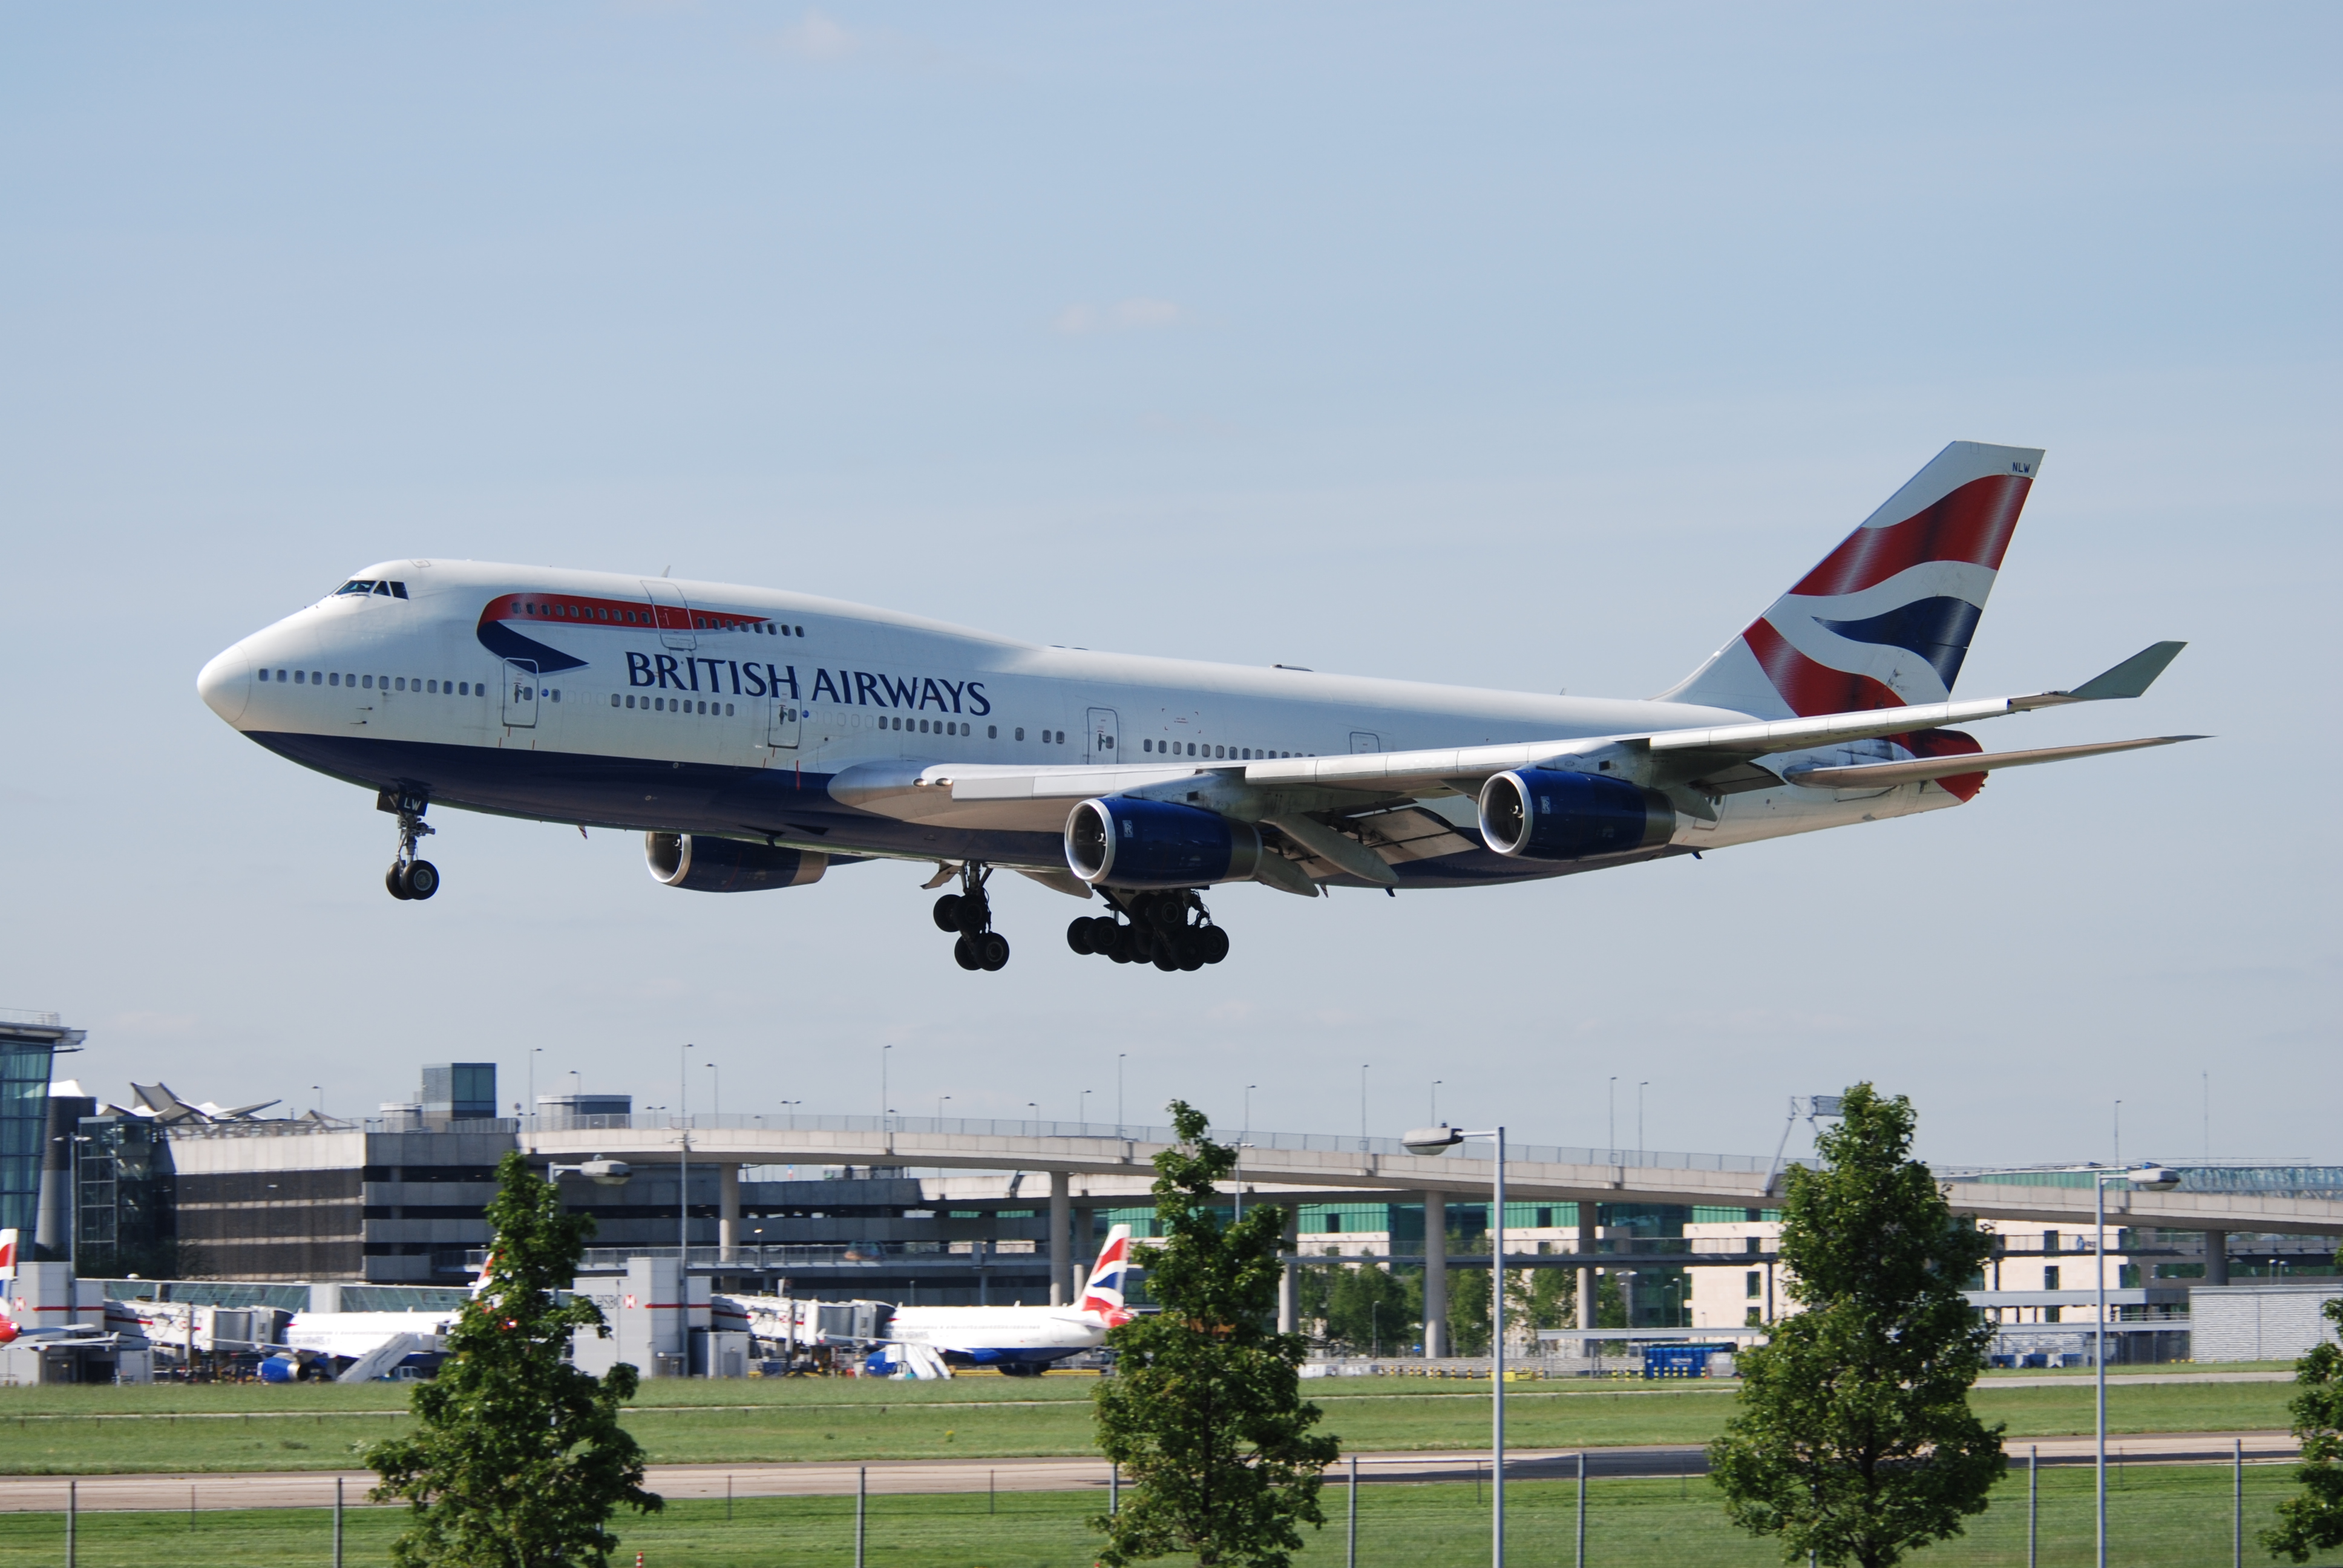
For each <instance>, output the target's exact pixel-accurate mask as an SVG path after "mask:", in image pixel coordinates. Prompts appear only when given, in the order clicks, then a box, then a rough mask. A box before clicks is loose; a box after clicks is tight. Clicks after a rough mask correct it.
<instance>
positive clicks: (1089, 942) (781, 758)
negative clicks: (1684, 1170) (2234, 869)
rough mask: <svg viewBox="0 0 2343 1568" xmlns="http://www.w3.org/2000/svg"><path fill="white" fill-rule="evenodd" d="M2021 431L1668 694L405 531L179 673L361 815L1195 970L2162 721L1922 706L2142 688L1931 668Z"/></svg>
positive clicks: (1896, 796) (396, 889)
mask: <svg viewBox="0 0 2343 1568" xmlns="http://www.w3.org/2000/svg"><path fill="white" fill-rule="evenodd" d="M2041 457H2042V454H2041V453H2040V452H2039V451H2037V450H2035V449H2033V448H2030V447H1989V446H1980V445H1978V444H1976V443H1974V442H1968V441H1956V442H1955V443H1953V444H1952V445H1951V446H1949V447H1946V448H1945V449H1944V450H1943V451H1942V452H1940V453H1938V454H1937V456H1936V458H1935V459H1934V460H1933V461H1931V462H1930V463H1929V464H1928V465H1927V467H1925V468H1923V469H1921V470H1920V472H1919V473H1918V474H1917V475H1916V476H1915V477H1913V478H1912V479H1911V481H1910V482H1909V483H1907V484H1906V485H1905V486H1904V487H1903V488H1901V489H1899V490H1897V491H1896V494H1895V495H1894V496H1892V497H1890V498H1888V500H1887V502H1886V504H1885V505H1884V506H1882V507H1881V508H1879V509H1878V510H1877V511H1876V512H1875V513H1873V514H1872V516H1871V517H1870V518H1867V519H1865V522H1864V524H1863V526H1862V527H1860V528H1856V529H1855V532H1853V533H1852V534H1850V535H1848V536H1847V537H1846V538H1845V540H1844V541H1842V542H1841V543H1840V544H1839V545H1838V547H1837V548H1835V549H1833V550H1832V551H1831V552H1830V553H1829V554H1828V555H1826V556H1825V557H1824V558H1823V560H1822V562H1821V564H1820V565H1818V566H1816V567H1815V568H1814V569H1813V570H1812V571H1809V572H1808V573H1806V574H1805V576H1804V577H1802V578H1799V579H1798V580H1797V581H1796V583H1795V585H1794V586H1793V587H1792V588H1790V590H1789V591H1788V592H1787V593H1785V594H1784V595H1783V596H1782V597H1781V598H1777V599H1776V600H1775V602H1774V604H1773V606H1772V608H1769V609H1767V610H1766V611H1765V613H1764V614H1763V615H1760V616H1759V617H1758V618H1756V619H1755V620H1753V621H1751V622H1750V623H1749V624H1748V626H1747V627H1746V628H1744V629H1742V630H1741V631H1739V632H1738V633H1736V634H1735V635H1734V636H1733V637H1732V638H1730V639H1728V640H1727V641H1726V642H1725V646H1724V647H1723V648H1720V649H1718V650H1717V651H1716V652H1715V654H1713V655H1711V656H1710V657H1709V658H1707V659H1706V660H1705V661H1704V662H1703V663H1702V664H1701V665H1700V667H1699V668H1696V669H1694V671H1693V672H1692V673H1691V674H1690V675H1689V676H1687V677H1685V678H1684V679H1683V680H1682V681H1680V682H1679V683H1678V684H1677V685H1675V686H1674V687H1673V688H1671V689H1669V690H1667V691H1664V692H1662V693H1661V694H1660V695H1658V696H1657V697H1653V698H1648V699H1640V700H1626V699H1605V698H1586V697H1568V696H1558V697H1548V696H1543V695H1537V694H1533V693H1528V692H1515V691H1496V690H1484V689H1472V688H1464V687H1453V686H1435V685H1429V684H1423V683H1417V682H1411V681H1403V680H1387V679H1373V678H1363V677H1357V676H1342V675H1328V674H1321V673H1317V672H1314V671H1312V670H1307V669H1298V668H1288V667H1285V666H1282V665H1281V666H1275V667H1272V668H1267V669H1256V668H1242V667H1238V666H1232V665H1224V664H1211V663H1203V662H1197V661H1192V660H1185V659H1172V658H1148V657H1142V656H1138V655H1131V654H1112V653H1093V652H1091V651H1089V650H1087V649H1081V648H1037V647H1033V646H1031V645H1030V644H1027V643H1022V642H1017V641H1013V640H1011V639H1010V638H1002V637H996V636H992V635H990V634H988V633H984V632H980V631H972V630H970V629H968V628H962V627H957V626H950V625H946V624H944V623H942V622H940V621H932V620H926V619H922V618H919V617H916V616H910V615H902V614H898V613H895V612H892V611H888V610H880V609H872V608H867V607H865V606H861V605H855V604H848V603H844V602H841V601H840V600H836V599H828V598H816V597H813V596H811V595H809V594H803V593H798V592H794V591H790V590H788V589H779V588H739V587H732V586H728V585H725V584H721V583H703V582H681V581H670V580H669V579H667V578H636V577H628V576H624V575H621V574H615V573H608V572H588V571H575V570H567V569H560V568H538V567H514V566H494V565H487V564H483V563H479V562H474V561H448V560H399V561H385V562H382V563H379V564H377V565H375V566H371V567H368V568H366V569H364V570H363V571H361V572H359V573H358V574H357V576H355V577H353V578H350V579H349V580H348V581H347V582H345V583H344V584H343V585H342V586H341V587H340V588H337V589H336V590H334V591H333V592H332V593H330V594H328V595H327V596H326V597H325V598H322V599H320V600H318V601H317V603H316V604H313V605H311V606H309V607H308V608H305V609H302V610H298V611H297V612H295V613H294V614H292V615H290V616H288V617H287V618H285V619H283V620H280V621H278V622H277V624H276V625H274V626H271V627H268V628H266V629H264V630H261V631H256V632H255V633H253V634H252V635H251V636H249V637H246V638H243V639H242V640H241V641H239V642H237V643H236V645H235V646H233V647H231V648H228V649H227V650H226V652H224V653H222V654H220V655H219V656H218V657H217V658H214V659H213V660H212V661H211V662H210V663H208V664H206V666H205V667H204V668H203V671H202V673H201V674H200V675H199V676H198V677H197V678H196V689H197V690H198V691H199V692H200V693H201V695H202V697H203V699H204V701H205V702H206V703H207V704H209V705H210V707H211V708H212V709H213V710H214V711H215V712H216V713H217V714H218V715H219V716H220V718H221V719H225V720H226V722H227V723H229V724H230V725H233V726H234V727H235V728H236V729H238V730H240V731H242V732H243V733H244V734H245V735H246V736H247V737H249V738H250V739H253V740H255V741H256V742H258V743H259V744H260V745H262V746H265V747H266V748H267V749H269V750H271V751H274V752H276V753H277V755H279V756H281V757H285V758H287V759H290V760H292V761H295V762H297V763H300V764H301V765H302V766H304V767H307V768H311V769H316V770H317V771H318V772H321V773H325V774H327V775H329V776H331V777H333V778H336V779H343V780H345V781H347V782H348V783H351V784H355V785H357V786H360V787H361V788H364V789H368V790H371V791H373V792H374V793H375V795H376V806H377V809H379V810H382V811H385V812H388V813H390V814H392V815H393V816H395V817H396V818H397V824H398V849H397V859H395V860H394V861H393V863H392V864H391V867H390V869H389V871H388V873H387V876H386V878H385V882H386V884H387V887H388V888H389V890H390V894H391V896H392V897H393V898H397V899H403V900H425V899H428V898H430V897H431V896H432V895H433V894H434V893H436V892H437V891H438V890H439V872H438V869H437V867H435V866H434V865H433V864H432V863H431V862H430V861H429V860H427V859H421V858H420V857H419V856H418V855H417V843H418V841H419V840H420V839H422V838H423V837H424V836H425V835H427V834H429V833H431V832H432V831H433V830H434V829H433V827H432V825H431V824H430V823H429V822H427V820H426V813H427V811H428V810H429V809H430V808H432V807H433V806H439V807H443V808H454V809H463V810H470V811H485V812H491V813H495V814H498V815H503V816H508V817H521V818H533V819H539V820H546V821H558V822H574V823H577V824H578V825H579V826H581V827H584V826H589V825H590V826H596V827H607V828H614V829H625V830H628V831H635V832H640V833H642V834H643V835H644V836H645V843H646V848H647V854H648V858H649V865H650V873H651V875H652V876H653V877H654V878H656V879H658V880H659V881H660V882H662V883H665V884H666V885H668V886H669V887H674V888H682V889H688V890H694V891H703V892H719V893H732V892H745V891H749V890H758V889H778V888H794V887H802V886H805V885H807V884H809V883H813V882H817V881H820V879H821V878H822V877H823V875H824V874H825V873H827V872H828V871H829V870H830V869H831V868H832V867H836V866H842V865H849V864H852V863H854V862H856V861H860V860H868V859H879V858H884V859H903V860H915V861H927V862H931V863H933V865H934V866H935V868H936V869H935V874H934V876H933V877H932V878H931V879H930V880H929V882H928V884H927V886H928V888H929V889H930V890H934V889H937V888H940V887H942V886H944V885H945V884H946V883H947V882H950V881H957V883H958V886H957V889H956V890H950V891H946V892H944V893H943V894H942V895H941V896H940V898H938V899H937V900H936V901H935V904H934V908H933V911H932V913H933V918H934V920H935V923H936V925H937V926H938V927H939V928H940V930H943V931H944V932H945V933H946V934H947V935H949V936H950V937H951V938H953V939H954V943H953V956H954V957H955V958H956V959H957V960H958V961H959V963H960V965H961V967H963V968H965V969H970V970H998V969H1000V968H1001V966H1002V965H1003V964H1005V963H1007V962H1008V960H1009V943H1008V940H1007V939H1006V938H1005V937H1004V936H1003V935H1002V934H1001V932H1000V931H998V930H994V929H993V912H992V904H991V900H990V897H989V896H988V891H987V889H988V883H989V881H990V877H991V876H992V874H993V872H994V871H995V869H998V868H1004V867H1005V868H1007V869H1011V870H1014V871H1018V872H1021V873H1022V874H1023V875H1025V876H1028V877H1031V878H1032V879H1034V880H1035V881H1038V882H1041V883H1042V884H1044V885H1046V886H1048V887H1051V888H1054V889H1056V890H1059V891H1061V892H1064V893H1068V894H1071V895H1073V896H1074V897H1077V898H1082V899H1091V898H1096V899H1098V900H1101V905H1102V907H1103V908H1104V909H1105V910H1106V911H1107V912H1106V913H1103V914H1098V915H1086V916H1084V917H1081V918H1079V919H1076V920H1074V921H1073V922H1072V924H1071V925H1070V926H1069V927H1068V929H1067V933H1066V940H1067V942H1068V945H1069V946H1071V948H1072V949H1073V950H1074V951H1075V952H1077V953H1090V954H1102V955H1104V956H1106V957H1108V958H1111V959H1112V960H1114V961H1115V962H1117V963H1126V964H1128V963H1151V964H1152V965H1154V967H1156V968H1157V969H1159V970H1196V969H1200V968H1202V966H1204V965H1206V964H1212V963H1218V962H1219V961H1220V960H1222V958H1224V957H1225V956H1226V955H1227V953H1228V949H1229V939H1228V935H1227V932H1226V931H1225V930H1223V929H1222V926H1221V925H1220V924H1219V923H1218V922H1217V921H1216V920H1214V918H1213V917H1212V914H1211V913H1210V912H1209V911H1208V910H1207V909H1206V907H1205V904H1204V895H1205V893H1206V891H1207V890H1212V889H1216V888H1219V887H1222V886H1224V885H1226V884H1229V883H1233V882H1259V883H1262V884H1265V885H1266V886H1268V887H1271V888H1274V889H1277V890H1280V891H1282V892H1287V893H1292V894H1297V895H1300V896H1302V897H1304V898H1314V897H1317V896H1319V895H1320V894H1321V893H1322V892H1323V891H1324V890H1326V889H1328V888H1330V887H1348V888H1364V889H1377V888H1380V889H1383V890H1385V891H1387V892H1396V891H1398V890H1403V889H1406V890H1414V889H1430V888H1469V887H1479V886H1485V885H1488V884H1492V883H1500V882H1512V881H1521V880H1526V879H1536V878H1545V877H1560V876H1567V875H1569V874H1571V873H1573V872H1575V871H1591V870H1597V869H1604V868H1608V867H1614V866H1629V865H1634V864H1637V863H1639V862H1641V861H1645V860H1652V859H1660V858H1663V857H1665V856H1672V855H1686V854H1699V853H1701V852H1703V851H1705V850H1709V849H1725V848H1727V847H1729V846H1732V845H1735V844H1745V843H1748V842H1751V841H1753V840H1755V839H1773V838H1780V837H1782V836H1784V835H1786V834H1791V833H1806V832H1812V831H1814V830H1815V829H1821V828H1837V827H1845V826H1850V825H1852V824H1855V823H1858V822H1873V821H1880V820H1884V819H1887V818H1891V817H1904V816H1909V815H1911V814H1913V813H1915V812H1919V811H1932V810H1936V809H1940V808H1943V807H1946V806H1956V805H1959V804H1961V803H1962V802H1964V801H1966V800H1968V799H1972V798H1974V797H1975V796H1976V792H1977V790H1978V789H1980V788H1982V787H1983V785H1984V783H1985V780H1986V774H1987V773H1988V772H1990V771H1992V770H1994V769H2002V768H2013V767H2018V766H2021V765H2026V764H2032V763H2039V762H2056V761H2061V760H2065V759H2069V758H2077V757H2087V756H2094V755H2097V754H2100V753H2104V752H2111V751H2123V750H2129V749H2134V748H2137V747H2143V746H2162V745H2168V744H2170V743H2172V742H2174V741H2177V740H2187V739H2199V738H2198V737H2194V736H2185V735H2166V736H2157V737H2153V738H2150V739H2138V740H2117V741H2105V742H2099V743H2097V744H2090V745H2068V746H2049V747H2039V748H2035V749H2028V750H2017V751H2002V752H1991V753H1989V752H1986V750H1985V749H1984V748H1983V747H1982V746H1981V745H1980V744H1979V743H1978V742H1977V741H1976V739H1973V738H1972V737H1970V736H1969V735H1967V734H1966V733H1964V732H1963V731H1961V730H1959V729H1952V728H1949V727H1950V726H1952V725H1955V724H1962V723H1970V722H1975V721H1979V720H1983V719H1997V718H2001V717H2003V716H2005V715H2007V714H2013V713H2024V712H2028V711H2032V710H2035V709H2046V708H2056V707H2060V706H2063V705H2066V704H2068V703H2074V702H2091V701H2097V700H2100V699H2108V698H2129V697H2137V696H2138V695H2140V694H2141V693H2142V692H2143V691H2145V690H2147V687H2148V685H2149V683H2150V682H2152V681H2153V680H2155V678H2157V676H2158V675H2159V674H2161V673H2162V672H2163V670H2164V668H2165V667H2166V666H2167V665H2168V664H2169V663H2170V662H2171V661H2172V659H2173V658H2175V656H2177V654H2178V653H2179V651H2180V649H2181V647H2182V646H2183V645H2182V644H2180V643H2177V642H2160V643H2157V644H2156V645H2154V646H2153V647H2150V648H2147V649H2145V650H2143V651H2142V652H2140V653H2137V654H2136V655H2134V656H2133V657H2131V658H2127V659H2126V660H2124V661H2123V662H2122V663H2120V664H2118V665H2117V666H2116V667H2115V668H2112V669H2109V670H2107V672H2106V673H2105V674H2102V675H2100V676H2097V678H2093V679H2090V680H2087V681H2085V682H2083V683H2081V684H2080V685H2078V686H2075V687H2073V688H2070V689H2060V690H2049V691H2041V692H2036V693H2032V694H2028V695H2023V696H2016V697H1995V698H1980V699H1970V700H1966V701H1955V700H1953V697H1952V692H1953V684H1954V681H1955V679H1956V678H1957V677H1958V676H1959V674H1960V668H1961V662H1962V660H1963V658H1965V657H1966V655H1967V652H1968V648H1969V642H1970V638H1972V637H1973V636H1974V635H1975V633H1976V625H1977V620H1978V618H1979V617H1980V616H1981V615H1983V613H1984V611H1985V605H1986V596H1987V595H1988V594H1990V593H1991V592H1992V589H1993V585H1994V580H1995V578H1996V574H1997V573H1998V572H1999V570H2000V568H2001V561H2002V557H2003V554H2004V552H2005V551H2006V549H2007V548H2008V546H2009V540H2010V536H2011V533H2012V532H2013V530H2015V528H2016V526H2017V516H2018V511H2019V509H2020V508H2022V507H2023V506H2024V505H2025V502H2026V492H2027V490H2028V489H2029V488H2030V487H2032V485H2033V482H2034V476H2035V472H2036V467H2037V466H2038V464H2039V463H2040V461H2041Z"/></svg>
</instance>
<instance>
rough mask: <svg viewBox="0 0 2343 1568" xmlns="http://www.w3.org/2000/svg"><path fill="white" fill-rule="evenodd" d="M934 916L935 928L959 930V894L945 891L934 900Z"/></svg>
mask: <svg viewBox="0 0 2343 1568" xmlns="http://www.w3.org/2000/svg"><path fill="white" fill-rule="evenodd" d="M935 917H936V930H940V931H956V930H960V895H959V894H958V893H946V894H945V895H944V896H943V897H941V898H940V899H938V900H936V908H935Z"/></svg>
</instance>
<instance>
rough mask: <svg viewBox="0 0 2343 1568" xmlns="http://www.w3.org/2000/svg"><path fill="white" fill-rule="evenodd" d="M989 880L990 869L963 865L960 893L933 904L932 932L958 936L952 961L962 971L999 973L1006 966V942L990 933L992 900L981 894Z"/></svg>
mask: <svg viewBox="0 0 2343 1568" xmlns="http://www.w3.org/2000/svg"><path fill="white" fill-rule="evenodd" d="M991 879H992V871H991V869H990V867H987V866H984V865H981V864H980V863H979V862H977V861H975V860H970V861H966V862H964V863H963V864H962V865H961V867H960V891H959V892H957V893H945V894H943V895H942V896H941V897H940V898H938V899H937V900H936V905H935V911H934V913H935V920H936V930H940V931H953V932H957V933H958V934H959V937H960V940H958V941H956V942H954V943H953V944H952V961H953V962H954V963H956V964H958V965H960V968H962V969H964V970H999V969H1001V968H1003V967H1005V966H1006V965H1007V964H1008V962H1009V939H1008V938H1007V937H1004V936H1002V935H1001V933H1000V932H999V931H996V930H993V929H992V900H990V899H988V898H986V897H985V894H984V884H985V883H987V882H989V881H990V880H991ZM928 885H929V886H930V887H933V886H934V885H935V884H934V883H932V882H930V883H929V884H928Z"/></svg>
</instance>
